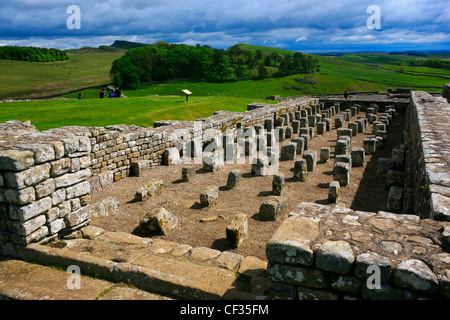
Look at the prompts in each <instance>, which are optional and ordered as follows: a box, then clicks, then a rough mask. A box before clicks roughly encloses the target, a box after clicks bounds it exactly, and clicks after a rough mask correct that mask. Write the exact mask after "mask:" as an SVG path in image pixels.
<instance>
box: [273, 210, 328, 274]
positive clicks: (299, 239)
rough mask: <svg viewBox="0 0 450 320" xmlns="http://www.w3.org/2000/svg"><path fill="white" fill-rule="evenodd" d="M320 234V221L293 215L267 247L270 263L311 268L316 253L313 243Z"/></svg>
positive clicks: (282, 225)
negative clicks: (312, 246)
mask: <svg viewBox="0 0 450 320" xmlns="http://www.w3.org/2000/svg"><path fill="white" fill-rule="evenodd" d="M319 234H320V230H319V221H318V220H317V219H314V218H309V217H303V216H299V215H292V216H289V217H288V218H286V219H285V220H284V221H283V223H282V224H281V225H280V227H279V228H278V229H277V230H276V231H275V233H274V234H273V235H272V237H271V239H270V240H269V242H268V243H267V245H266V255H267V259H268V260H269V261H270V263H271V264H272V263H281V264H300V265H304V266H311V265H312V264H313V262H314V252H313V250H312V248H311V243H312V242H313V241H314V240H316V239H317V237H318V236H319Z"/></svg>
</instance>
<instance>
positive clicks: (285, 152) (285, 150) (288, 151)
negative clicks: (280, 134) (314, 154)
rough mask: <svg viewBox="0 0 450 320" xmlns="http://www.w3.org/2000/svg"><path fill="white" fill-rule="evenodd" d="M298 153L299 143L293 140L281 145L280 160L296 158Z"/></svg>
mask: <svg viewBox="0 0 450 320" xmlns="http://www.w3.org/2000/svg"><path fill="white" fill-rule="evenodd" d="M296 155H297V145H296V144H295V143H293V142H290V143H287V144H284V145H282V146H281V154H280V161H289V160H295V157H296Z"/></svg>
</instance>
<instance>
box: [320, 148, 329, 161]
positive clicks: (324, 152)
mask: <svg viewBox="0 0 450 320" xmlns="http://www.w3.org/2000/svg"><path fill="white" fill-rule="evenodd" d="M329 159H330V148H328V147H324V148H321V149H320V162H322V163H327V162H328V160H329Z"/></svg>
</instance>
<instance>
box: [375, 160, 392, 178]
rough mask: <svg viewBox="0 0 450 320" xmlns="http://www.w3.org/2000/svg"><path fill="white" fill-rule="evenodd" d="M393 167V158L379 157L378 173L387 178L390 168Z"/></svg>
mask: <svg viewBox="0 0 450 320" xmlns="http://www.w3.org/2000/svg"><path fill="white" fill-rule="evenodd" d="M391 169H392V159H391V158H381V157H380V158H378V160H377V175H378V176H379V177H383V178H386V177H387V173H388V171H389V170H391Z"/></svg>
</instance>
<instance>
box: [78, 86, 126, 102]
mask: <svg viewBox="0 0 450 320" xmlns="http://www.w3.org/2000/svg"><path fill="white" fill-rule="evenodd" d="M99 95H100V99H103V98H104V97H105V89H103V88H102V89H101V90H100V93H99ZM121 96H122V92H121V91H120V88H119V87H117V88H116V89H115V90H109V93H108V97H109V98H120V97H121ZM78 99H83V94H82V93H81V92H80V93H79V94H78Z"/></svg>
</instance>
